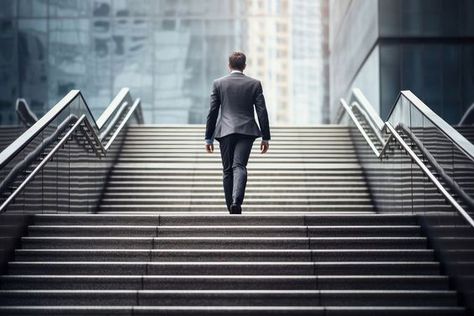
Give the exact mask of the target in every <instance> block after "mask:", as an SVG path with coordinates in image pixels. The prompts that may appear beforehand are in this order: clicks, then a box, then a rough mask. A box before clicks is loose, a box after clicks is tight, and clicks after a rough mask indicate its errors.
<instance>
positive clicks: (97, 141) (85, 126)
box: [0, 88, 143, 213]
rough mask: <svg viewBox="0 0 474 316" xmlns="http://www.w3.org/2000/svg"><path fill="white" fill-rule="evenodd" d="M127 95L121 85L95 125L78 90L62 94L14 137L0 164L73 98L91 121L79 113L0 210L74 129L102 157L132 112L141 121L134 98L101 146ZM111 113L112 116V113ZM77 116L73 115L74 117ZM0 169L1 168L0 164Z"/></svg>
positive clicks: (138, 105) (4, 207)
mask: <svg viewBox="0 0 474 316" xmlns="http://www.w3.org/2000/svg"><path fill="white" fill-rule="evenodd" d="M127 96H128V97H129V98H130V99H131V97H130V94H129V90H128V88H123V89H121V91H120V92H119V94H117V96H116V97H115V98H114V100H113V101H112V102H111V104H110V105H109V106H108V107H107V109H106V110H105V111H104V113H106V115H105V116H104V114H102V115H101V117H100V119H101V121H100V122H99V124H97V121H95V120H94V117H93V116H92V114H91V112H90V109H89V107H88V105H87V103H86V102H85V100H84V98H83V97H82V94H81V93H80V91H79V90H73V91H71V92H69V93H68V94H67V95H66V97H64V98H63V99H62V100H61V101H60V102H59V103H58V104H56V105H55V106H54V107H53V108H52V109H51V110H50V111H49V112H48V113H46V114H45V115H44V116H43V117H42V118H41V119H40V120H39V121H38V122H37V123H36V124H34V125H33V126H32V127H30V128H29V129H28V130H27V131H26V132H25V133H23V134H22V135H21V136H20V137H19V138H18V139H17V140H15V141H14V142H13V143H12V144H10V146H8V147H7V148H6V149H5V150H4V151H3V152H1V153H0V159H1V160H0V163H1V164H0V166H4V165H6V164H7V163H8V162H9V161H11V159H13V158H14V157H15V156H16V154H18V153H19V152H20V151H21V150H22V149H23V148H25V147H26V146H27V145H28V144H29V143H30V142H31V141H32V140H33V139H34V137H35V136H36V135H38V134H39V133H40V132H41V131H42V130H43V129H44V128H46V127H47V125H48V124H49V123H51V122H52V121H53V120H54V119H55V118H56V117H58V115H59V114H60V113H61V112H62V111H63V110H64V109H65V108H66V107H67V106H68V105H69V104H71V102H72V101H73V100H75V99H76V97H79V98H81V100H82V101H83V102H84V105H85V107H86V112H87V113H89V114H90V115H91V118H92V120H89V119H88V117H87V115H86V114H85V113H84V114H82V115H81V117H80V118H79V119H77V121H75V123H74V125H73V126H72V128H71V129H70V130H68V131H67V132H66V134H65V135H64V137H63V138H62V139H61V140H60V141H59V142H58V144H56V146H55V147H54V148H53V149H52V150H51V151H50V152H49V153H48V154H47V155H46V156H45V157H44V159H43V160H42V161H41V162H40V163H39V164H38V165H37V166H36V167H35V168H34V169H33V171H32V172H31V173H30V174H29V175H28V176H27V177H26V179H25V180H23V181H22V183H21V184H20V185H19V186H18V187H17V188H16V189H15V190H14V191H13V192H12V194H10V195H9V196H8V198H7V199H6V200H5V201H4V202H3V203H2V205H1V206H0V213H2V212H4V211H5V210H6V207H7V206H8V205H9V204H10V203H11V201H13V200H14V198H15V197H16V196H17V195H18V194H19V193H20V192H21V190H23V188H24V187H25V186H26V185H27V184H28V183H29V182H30V181H31V180H32V179H33V178H34V176H35V175H36V174H37V173H38V172H39V171H40V170H41V169H42V168H43V167H44V165H45V164H46V163H47V162H48V161H49V160H51V159H52V157H53V156H54V154H55V153H56V152H57V151H58V150H59V149H60V148H61V147H62V146H63V145H64V144H65V142H66V141H67V140H68V139H69V138H70V137H71V135H72V133H74V132H75V131H81V132H82V134H83V135H84V136H85V137H86V138H87V139H88V141H89V143H90V144H91V147H92V149H93V150H94V151H95V153H96V155H97V156H98V157H102V156H105V155H106V154H107V151H108V149H109V148H110V146H111V145H112V143H113V141H114V140H115V138H116V137H117V135H118V134H119V133H120V131H121V130H122V129H123V128H124V127H125V124H126V122H127V121H128V120H129V119H130V117H131V116H132V114H135V115H136V117H137V120H138V123H140V124H141V123H143V121H142V118H143V116H142V115H141V113H139V112H141V101H140V99H136V100H135V102H134V104H133V105H132V106H131V107H130V109H129V111H128V112H127V113H126V115H125V117H124V119H123V120H122V121H121V123H120V124H119V126H118V128H116V129H115V131H114V133H113V135H112V136H111V137H110V139H109V140H108V141H107V143H106V144H105V145H104V144H103V143H102V142H103V140H105V139H106V136H107V135H108V134H109V133H110V132H111V131H112V128H110V125H115V124H117V122H118V121H120V120H119V118H118V116H122V115H123V112H124V111H123V110H124V108H125V106H121V107H120V108H119V110H118V111H117V108H118V105H120V104H123V103H127V104H128V102H127V101H125V102H123V99H124V98H125V97H127ZM114 113H115V115H113V114H114ZM75 118H77V117H75ZM107 121H110V122H111V124H109V126H107V127H106V131H105V133H102V134H100V135H99V134H98V133H100V129H99V128H98V126H100V127H103V126H104V125H105V123H106V122H107ZM0 168H1V167H0Z"/></svg>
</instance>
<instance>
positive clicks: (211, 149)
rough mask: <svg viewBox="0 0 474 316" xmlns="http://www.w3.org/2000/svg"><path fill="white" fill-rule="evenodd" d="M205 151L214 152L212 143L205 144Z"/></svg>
mask: <svg viewBox="0 0 474 316" xmlns="http://www.w3.org/2000/svg"><path fill="white" fill-rule="evenodd" d="M206 151H207V152H208V153H212V152H214V145H213V144H206Z"/></svg>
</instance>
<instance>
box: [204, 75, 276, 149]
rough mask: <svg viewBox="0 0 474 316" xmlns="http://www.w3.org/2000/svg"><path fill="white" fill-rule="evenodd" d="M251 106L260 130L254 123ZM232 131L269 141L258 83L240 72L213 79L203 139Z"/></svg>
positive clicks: (263, 101) (260, 86) (260, 88)
mask: <svg viewBox="0 0 474 316" xmlns="http://www.w3.org/2000/svg"><path fill="white" fill-rule="evenodd" d="M254 105H255V110H256V111H257V117H258V123H259V124H260V128H261V131H260V129H259V128H258V126H257V122H255V118H254V110H253V109H254ZM219 109H220V111H219ZM233 133H239V134H245V135H253V136H256V137H260V136H261V137H262V139H263V140H270V126H269V122H268V113H267V108H266V106H265V98H264V97H263V91H262V84H261V83H260V81H258V80H255V79H253V78H250V77H247V76H246V75H244V74H242V73H240V72H234V73H231V74H229V75H227V76H225V77H222V78H219V79H217V80H214V82H213V84H212V92H211V104H210V109H209V114H208V116H207V124H206V136H205V139H208V140H209V139H210V140H212V139H214V138H215V139H220V138H222V137H224V136H226V135H229V134H233Z"/></svg>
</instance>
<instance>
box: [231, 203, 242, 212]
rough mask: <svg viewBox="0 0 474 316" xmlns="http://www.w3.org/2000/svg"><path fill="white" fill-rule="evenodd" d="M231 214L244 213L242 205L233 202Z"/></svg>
mask: <svg viewBox="0 0 474 316" xmlns="http://www.w3.org/2000/svg"><path fill="white" fill-rule="evenodd" d="M230 214H242V207H241V206H240V205H238V204H232V205H231V206H230Z"/></svg>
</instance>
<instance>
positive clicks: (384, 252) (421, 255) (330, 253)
mask: <svg viewBox="0 0 474 316" xmlns="http://www.w3.org/2000/svg"><path fill="white" fill-rule="evenodd" d="M15 260H16V261H49V260H54V261H113V262H121V261H124V262H141V261H158V262H172V261H188V262H196V261H217V262H224V261H229V262H230V261H255V262H258V261H315V262H324V261H340V262H349V261H433V260H434V252H433V250H430V249H383V248H382V249H370V250H369V249H355V250H354V249H350V250H347V249H334V250H309V249H291V250H287V249H277V250H271V249H225V250H223V249H163V250H147V249H141V250H140V249H125V250H124V249H120V250H117V249H70V248H66V249H50V248H48V249H17V250H16V251H15Z"/></svg>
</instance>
